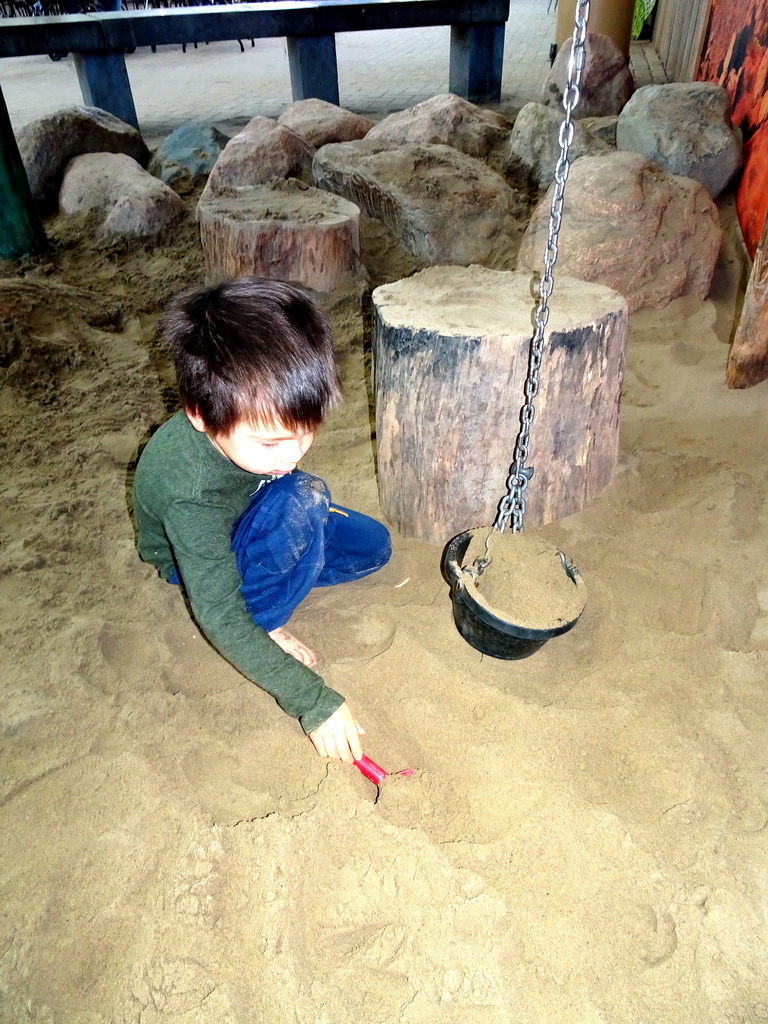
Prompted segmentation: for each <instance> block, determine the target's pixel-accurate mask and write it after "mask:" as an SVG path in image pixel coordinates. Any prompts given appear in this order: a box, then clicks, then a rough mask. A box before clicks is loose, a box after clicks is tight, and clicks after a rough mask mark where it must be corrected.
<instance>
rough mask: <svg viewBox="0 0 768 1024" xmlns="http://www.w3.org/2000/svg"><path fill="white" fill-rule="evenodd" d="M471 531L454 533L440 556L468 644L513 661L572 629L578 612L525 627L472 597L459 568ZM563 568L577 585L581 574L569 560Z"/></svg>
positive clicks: (454, 610)
mask: <svg viewBox="0 0 768 1024" xmlns="http://www.w3.org/2000/svg"><path fill="white" fill-rule="evenodd" d="M473 532H474V531H467V532H466V533H460V534H459V535H458V536H457V537H454V538H453V540H452V541H451V542H450V543H449V544H448V547H447V548H446V549H445V554H444V556H443V575H444V576H445V578H446V580H447V581H448V583H449V585H450V587H451V600H452V602H453V619H454V622H455V623H456V628H457V629H458V631H459V633H461V635H462V636H463V637H464V639H465V640H466V641H467V643H468V644H469V645H470V646H471V647H474V648H475V650H478V651H481V652H482V653H483V654H487V655H489V656H490V657H492V658H503V659H505V660H506V661H513V660H518V659H520V658H529V657H530V656H531V655H532V654H535V653H536V651H538V650H539V648H541V647H543V646H544V644H545V643H546V642H547V640H551V639H552V637H555V636H561V635H562V634H563V633H567V632H568V630H569V629H573V627H574V626H575V625H576V623H577V622H578V621H579V616H578V615H577V616H576V618H575V619H573V620H572V621H571V622H565V623H563V624H561V625H559V626H556V627H554V628H553V629H528V628H527V627H525V626H516V625H515V624H514V623H512V622H506V621H505V620H504V619H500V618H499V617H498V616H497V615H494V614H493V613H492V612H491V611H489V610H488V609H487V608H485V607H484V606H483V605H481V604H480V603H479V602H478V601H476V600H475V599H474V597H473V596H472V594H471V593H470V592H469V590H468V589H467V586H466V576H465V574H464V573H463V572H462V571H461V566H462V560H463V558H464V555H465V554H466V551H467V548H468V547H469V542H470V541H471V539H472V535H473ZM563 571H564V572H565V573H566V574H567V575H568V576H569V577H570V578H571V579H572V580H573V582H574V583H575V584H576V585H577V586H580V585H581V576H580V575H579V571H578V569H576V567H575V566H574V565H573V563H571V562H570V561H569V562H568V563H567V565H566V566H565V567H564V568H563Z"/></svg>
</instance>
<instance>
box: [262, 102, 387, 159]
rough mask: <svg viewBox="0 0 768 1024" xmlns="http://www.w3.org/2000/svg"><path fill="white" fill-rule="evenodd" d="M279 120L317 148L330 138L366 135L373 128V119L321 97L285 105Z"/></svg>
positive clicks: (350, 138)
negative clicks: (370, 119)
mask: <svg viewBox="0 0 768 1024" xmlns="http://www.w3.org/2000/svg"><path fill="white" fill-rule="evenodd" d="M277 123H278V124H283V125H285V127H286V128H290V129H291V130H292V131H294V132H296V134H297V135H300V136H301V137H302V139H304V140H305V141H307V142H308V143H309V144H310V146H314V147H315V148H317V149H319V148H320V146H327V145H328V143H330V142H354V141H355V139H364V138H365V136H366V135H367V134H368V132H369V131H370V130H371V128H373V121H369V120H368V118H367V117H363V116H362V115H361V114H353V113H352V111H351V110H345V109H344V107H339V106H337V105H336V104H335V103H328V102H327V101H326V100H318V99H309V100H297V101H296V103H292V104H291V105H290V106H289V107H286V108H285V110H284V111H283V112H282V114H281V115H280V117H278V119H277Z"/></svg>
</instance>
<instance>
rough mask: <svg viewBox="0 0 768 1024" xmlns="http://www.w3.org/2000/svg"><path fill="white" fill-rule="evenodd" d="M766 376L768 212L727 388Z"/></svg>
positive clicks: (749, 384) (733, 348) (732, 353)
mask: <svg viewBox="0 0 768 1024" xmlns="http://www.w3.org/2000/svg"><path fill="white" fill-rule="evenodd" d="M766 378H768V216H767V217H766V218H765V223H764V224H763V234H762V237H761V238H760V242H759V244H758V246H757V252H756V253H755V262H754V263H753V264H752V272H751V274H750V275H749V281H748V283H747V291H746V294H745V296H744V306H743V307H742V310H741V318H740V320H739V324H738V327H737V328H736V333H735V335H734V337H733V345H732V346H731V351H730V353H729V355H728V365H727V367H726V371H725V382H726V384H727V385H728V387H729V388H751V387H752V386H753V385H755V384H759V383H760V382H761V381H763V380H766Z"/></svg>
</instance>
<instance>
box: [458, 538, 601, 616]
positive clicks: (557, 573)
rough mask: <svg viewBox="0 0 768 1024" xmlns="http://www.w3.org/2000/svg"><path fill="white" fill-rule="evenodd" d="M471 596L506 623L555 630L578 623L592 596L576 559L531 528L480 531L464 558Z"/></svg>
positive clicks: (463, 564)
mask: <svg viewBox="0 0 768 1024" xmlns="http://www.w3.org/2000/svg"><path fill="white" fill-rule="evenodd" d="M462 572H463V578H464V583H465V586H466V587H467V591H468V593H469V595H470V596H471V597H472V598H473V599H474V600H475V601H476V602H477V603H478V604H480V605H482V606H484V607H485V608H487V609H488V610H489V611H491V612H493V613H494V614H495V615H496V616H498V618H500V619H502V620H503V621H504V622H509V623H512V624H513V625H515V626H523V627H525V628H526V629H540V630H551V629H557V628H559V627H561V626H564V625H567V624H568V623H574V622H576V620H577V619H578V617H579V616H580V615H581V613H582V612H583V610H584V605H585V604H586V600H587V593H586V589H587V588H586V586H585V585H584V581H583V577H582V576H581V574H580V573H579V572H578V569H575V567H574V565H573V561H572V559H570V558H569V556H568V555H566V554H565V552H562V551H560V550H559V548H557V547H555V545H554V544H550V543H548V542H547V541H546V540H545V539H544V538H542V537H540V536H539V531H537V530H535V529H531V528H529V529H528V530H523V531H522V532H520V533H513V532H512V530H511V529H506V530H505V531H504V532H503V533H499V532H498V531H496V530H489V529H488V527H484V528H483V529H482V530H475V532H474V533H473V535H472V539H471V540H470V542H469V547H468V548H467V550H466V553H465V555H464V558H463V559H462Z"/></svg>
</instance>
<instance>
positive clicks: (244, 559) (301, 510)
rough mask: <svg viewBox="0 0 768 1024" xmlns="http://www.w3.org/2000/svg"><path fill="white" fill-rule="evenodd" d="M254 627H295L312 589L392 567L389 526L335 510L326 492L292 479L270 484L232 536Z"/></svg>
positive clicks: (314, 482)
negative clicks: (293, 622)
mask: <svg viewBox="0 0 768 1024" xmlns="http://www.w3.org/2000/svg"><path fill="white" fill-rule="evenodd" d="M232 549H233V551H234V552H235V556H236V558H237V568H238V570H239V572H240V575H241V576H242V578H243V584H242V587H241V588H240V589H241V593H242V595H243V597H244V598H245V603H246V606H247V608H248V611H249V612H250V613H251V617H252V618H253V621H254V622H255V623H256V624H257V625H259V626H261V628H262V629H264V630H266V631H267V632H270V631H271V630H273V629H277V628H278V626H283V625H284V624H285V623H286V622H287V621H288V619H290V617H291V615H292V614H293V612H294V610H295V609H296V607H297V605H298V604H299V603H300V602H301V601H303V600H304V598H305V597H306V596H307V594H308V593H309V592H310V590H312V588H313V587H329V586H332V585H333V584H334V583H346V582H348V581H350V580H357V579H361V578H362V577H363V576H368V575H369V573H372V572H375V571H376V570H377V569H380V568H381V567H382V566H383V565H386V564H387V562H388V561H389V558H390V555H391V553H392V548H391V544H390V540H389V532H388V531H387V528H386V527H385V526H382V524H381V523H378V522H376V520H375V519H371V518H370V517H369V516H364V515H361V514H360V513H359V512H353V511H352V510H351V509H347V508H341V506H339V505H332V504H331V496H330V494H329V493H328V488H327V487H326V486H325V484H324V483H323V481H322V480H320V479H319V478H318V477H316V476H311V475H310V474H309V473H302V472H301V471H299V472H294V473H290V474H288V476H282V477H278V478H277V479H276V480H272V481H271V482H270V483H268V484H265V485H264V486H263V487H262V488H261V489H260V490H259V491H257V492H256V494H255V495H254V496H253V500H252V501H251V504H250V505H249V506H248V508H247V509H246V510H245V512H244V513H243V514H242V515H241V516H240V518H239V519H238V520H237V522H236V523H235V525H234V528H233V530H232Z"/></svg>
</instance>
